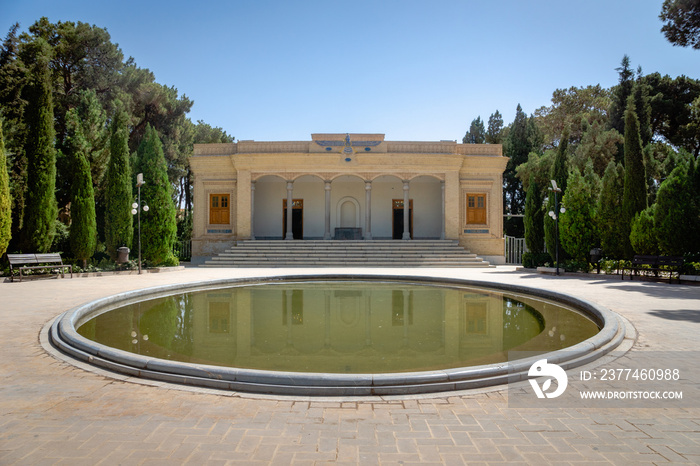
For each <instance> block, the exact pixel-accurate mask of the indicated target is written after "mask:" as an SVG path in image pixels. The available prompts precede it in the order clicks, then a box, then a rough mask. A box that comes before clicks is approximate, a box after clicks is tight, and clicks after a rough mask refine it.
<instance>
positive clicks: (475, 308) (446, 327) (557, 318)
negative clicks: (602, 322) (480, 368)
mask: <svg viewBox="0 0 700 466" xmlns="http://www.w3.org/2000/svg"><path fill="white" fill-rule="evenodd" d="M535 308H536V309H535ZM545 329H546V330H547V331H544V330H545ZM597 331H598V329H597V327H596V326H595V325H594V324H593V323H592V322H591V321H590V320H588V319H586V318H585V317H583V316H581V315H579V314H577V313H576V312H573V311H570V310H566V309H563V308H561V307H559V306H556V305H554V304H551V303H546V302H540V301H536V300H534V299H531V298H522V297H517V298H516V297H512V296H507V295H504V294H503V293H497V292H488V291H483V290H471V289H469V290H465V289H452V288H442V287H435V286H424V285H397V284H371V285H370V284H368V283H343V282H339V283H332V284H329V283H299V284H267V285H260V286H249V287H239V288H230V289H226V290H218V291H208V292H196V293H190V294H183V295H178V296H171V297H167V298H161V299H156V300H151V301H145V302H141V303H138V304H134V305H131V306H125V307H123V308H120V309H117V310H114V311H110V312H107V313H104V314H102V315H100V316H98V317H96V318H95V319H92V320H90V321H88V322H87V323H86V324H84V325H83V326H81V327H80V328H79V332H80V333H81V334H82V335H83V336H85V337H87V338H90V339H92V340H95V341H97V342H99V343H102V344H105V345H108V346H112V347H116V348H119V349H123V350H126V351H131V352H135V353H139V354H144V355H149V356H154V357H158V358H166V359H175V360H179V361H189V362H199V363H206V364H215V365H224V366H232V367H243V368H258V369H267V370H285V371H304V372H339V373H372V372H401V371H422V370H430V369H439V368H448V367H462V366H467V365H474V364H486V363H493V362H500V361H505V360H506V352H507V351H509V350H512V349H518V350H537V351H542V352H545V351H551V350H553V349H559V348H561V347H564V346H565V345H571V344H574V343H576V342H578V341H582V340H584V339H586V338H588V337H590V336H592V335H593V334H595V333H596V332H597ZM134 334H135V335H136V336H133V335H134Z"/></svg>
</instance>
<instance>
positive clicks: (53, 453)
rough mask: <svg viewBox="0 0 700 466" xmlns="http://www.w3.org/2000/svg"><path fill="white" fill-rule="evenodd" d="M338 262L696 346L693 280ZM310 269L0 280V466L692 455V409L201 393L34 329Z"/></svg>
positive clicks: (699, 330)
mask: <svg viewBox="0 0 700 466" xmlns="http://www.w3.org/2000/svg"><path fill="white" fill-rule="evenodd" d="M353 271H354V272H358V273H359V272H361V273H365V274H367V273H377V274H393V273H395V274H400V275H408V274H415V275H430V276H444V277H453V278H468V279H472V280H483V281H495V282H508V283H517V284H522V285H527V286H532V287H541V288H546V289H552V290H556V291H560V292H565V293H570V294H572V295H575V296H579V297H582V298H585V299H588V300H591V301H595V302H598V303H600V304H602V305H604V306H607V307H608V308H610V309H612V310H613V311H616V312H618V313H620V314H621V315H623V316H625V317H626V318H627V319H628V320H629V321H630V322H631V323H632V324H633V325H634V327H635V328H636V330H637V332H638V338H637V340H636V342H635V343H634V347H633V348H632V350H631V352H630V353H629V354H628V356H627V357H631V358H634V357H635V355H637V354H642V352H644V351H650V350H653V351H671V350H673V351H683V352H696V351H698V350H700V343H699V337H698V335H700V287H697V286H685V285H675V284H673V285H670V284H668V283H654V282H640V281H634V282H630V281H620V280H619V277H618V278H617V279H612V278H598V277H593V278H589V277H573V276H562V277H552V276H542V275H537V274H533V273H526V272H520V271H516V270H515V269H514V268H512V267H498V268H495V269H478V270H468V269H466V270H451V269H450V270H448V269H412V270H408V271H407V270H405V269H401V270H392V269H355V270H352V269H333V270H331V269H323V270H322V272H329V273H341V272H342V273H348V272H353ZM318 272H319V271H318V270H301V269H266V270H253V269H197V268H187V269H185V270H181V271H176V272H169V273H148V274H143V275H140V276H139V275H111V276H103V277H89V278H73V279H69V278H66V279H54V278H48V279H33V280H27V281H23V282H22V283H17V282H15V283H9V282H4V283H0V354H1V355H2V358H1V359H0V465H9V464H32V465H34V464H71V465H76V464H90V465H92V464H105V465H114V464H125V465H130V464H160V463H162V464H168V465H171V464H180V463H182V464H234V463H241V464H281V465H287V464H331V463H332V464H363V465H366V464H411V463H415V464H418V463H420V464H431V463H434V464H492V463H505V462H507V463H515V464H517V463H521V464H532V463H538V464H581V463H601V464H610V463H612V464H636V465H639V464H664V463H672V464H684V463H687V464H698V463H700V408H698V407H690V408H658V407H655V404H654V403H649V406H648V407H645V408H615V409H603V408H583V409H574V408H547V409H542V408H530V409H516V408H510V407H508V402H507V393H506V391H505V390H504V389H500V390H494V389H491V390H483V391H478V392H458V393H448V394H439V395H430V396H420V397H386V398H377V397H374V398H362V399H358V398H353V399H339V398H333V399H329V398H305V399H302V398H285V397H265V396H259V395H246V394H241V393H229V392H214V391H211V390H202V389H193V388H184V387H179V386H174V385H166V384H162V383H155V382H148V381H134V380H133V379H132V380H122V379H123V378H116V377H112V376H110V375H109V374H104V373H99V372H97V373H96V372H94V371H92V372H91V371H86V370H83V369H81V368H78V367H76V366H74V365H72V364H68V363H66V362H65V361H63V360H61V359H58V358H56V357H55V356H54V355H52V354H50V353H49V352H47V351H46V350H45V349H44V347H43V346H42V344H41V342H40V334H41V333H42V329H43V328H44V327H45V325H46V324H47V323H48V322H50V321H52V320H53V318H54V317H55V316H56V315H58V314H59V313H60V312H62V311H65V310H67V309H70V308H71V307H74V306H76V305H78V304H81V303H84V302H86V301H90V300H93V299H95V298H98V297H102V296H106V295H111V294H115V293H118V292H121V291H125V290H133V289H139V288H146V287H150V286H157V285H161V284H169V283H184V282H189V281H198V280H206V279H217V278H226V277H244V276H263V275H278V274H285V273H292V274H299V273H309V274H313V273H318ZM698 366H700V363H699V364H698ZM698 370H700V367H699V369H698ZM699 405H700V400H697V401H696V403H695V404H694V406H699Z"/></svg>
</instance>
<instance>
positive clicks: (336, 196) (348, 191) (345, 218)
mask: <svg viewBox="0 0 700 466" xmlns="http://www.w3.org/2000/svg"><path fill="white" fill-rule="evenodd" d="M364 199H365V182H364V180H363V179H362V178H360V177H359V176H354V175H342V176H339V177H337V178H335V179H334V180H333V181H332V183H331V205H332V206H335V213H334V215H332V218H331V236H332V237H333V238H336V239H362V231H363V229H364V228H366V226H365V225H364V222H363V221H362V220H361V218H362V214H363V212H364V209H365V208H366V207H365V206H364Z"/></svg>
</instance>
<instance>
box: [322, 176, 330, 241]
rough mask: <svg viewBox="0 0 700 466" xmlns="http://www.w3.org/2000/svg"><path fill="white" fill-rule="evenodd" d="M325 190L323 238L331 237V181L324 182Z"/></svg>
mask: <svg viewBox="0 0 700 466" xmlns="http://www.w3.org/2000/svg"><path fill="white" fill-rule="evenodd" d="M324 189H325V190H326V232H325V233H324V234H323V239H331V182H330V181H326V182H325V188H324Z"/></svg>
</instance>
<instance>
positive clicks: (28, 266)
mask: <svg viewBox="0 0 700 466" xmlns="http://www.w3.org/2000/svg"><path fill="white" fill-rule="evenodd" d="M7 259H8V260H9V261H10V281H15V274H14V270H15V269H17V270H19V281H20V282H21V281H22V276H23V275H22V271H23V270H34V269H44V270H48V271H49V272H56V273H60V274H61V277H65V270H66V269H68V270H70V278H73V266H72V265H71V264H64V263H63V260H62V259H61V255H60V254H58V253H48V254H8V255H7Z"/></svg>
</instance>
